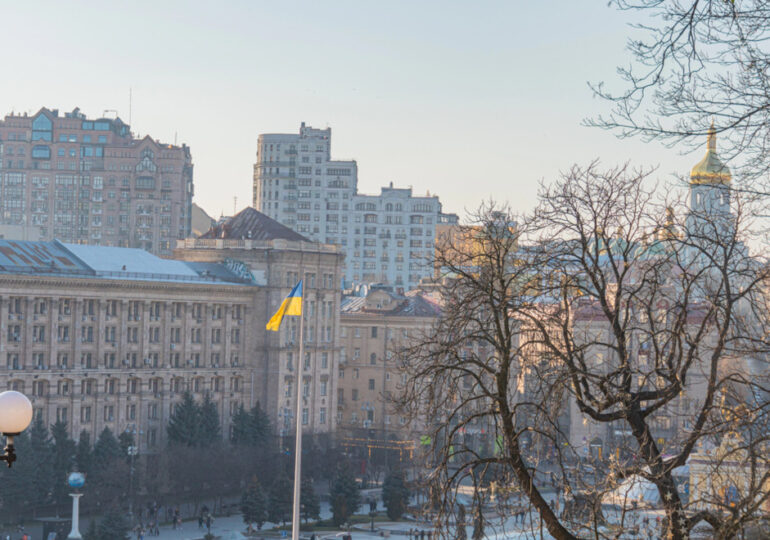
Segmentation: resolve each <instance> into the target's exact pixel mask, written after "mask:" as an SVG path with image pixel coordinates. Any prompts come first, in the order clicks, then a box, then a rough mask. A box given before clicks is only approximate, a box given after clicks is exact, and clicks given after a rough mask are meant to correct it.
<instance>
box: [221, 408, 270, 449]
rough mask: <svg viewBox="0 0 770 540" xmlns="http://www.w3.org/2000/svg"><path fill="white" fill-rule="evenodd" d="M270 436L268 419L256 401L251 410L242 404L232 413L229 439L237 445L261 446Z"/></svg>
mask: <svg viewBox="0 0 770 540" xmlns="http://www.w3.org/2000/svg"><path fill="white" fill-rule="evenodd" d="M269 436H270V419H269V418H268V416H267V414H265V412H264V411H263V410H262V408H261V407H260V406H259V403H257V404H256V405H255V406H254V407H252V409H251V411H248V412H247V411H246V409H244V407H243V405H241V406H240V408H239V409H238V410H237V411H236V412H235V414H234V415H233V433H232V436H231V437H230V441H231V442H232V443H233V444H235V445H237V446H261V445H264V444H265V443H266V442H267V441H268V438H269Z"/></svg>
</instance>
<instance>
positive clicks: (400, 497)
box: [382, 470, 409, 521]
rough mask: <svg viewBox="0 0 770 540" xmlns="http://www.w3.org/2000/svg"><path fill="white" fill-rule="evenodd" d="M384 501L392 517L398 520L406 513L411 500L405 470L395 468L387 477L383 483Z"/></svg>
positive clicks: (389, 515)
mask: <svg viewBox="0 0 770 540" xmlns="http://www.w3.org/2000/svg"><path fill="white" fill-rule="evenodd" d="M382 502H383V503H384V504H385V508H386V509H387V512H388V517H389V518H390V519H392V520H394V521H396V520H398V519H400V518H401V516H403V515H404V512H406V507H407V504H408V502H409V489H408V488H407V487H406V482H405V481H404V473H403V471H401V470H393V471H390V472H389V473H388V475H387V476H386V477H385V481H384V482H383V484H382Z"/></svg>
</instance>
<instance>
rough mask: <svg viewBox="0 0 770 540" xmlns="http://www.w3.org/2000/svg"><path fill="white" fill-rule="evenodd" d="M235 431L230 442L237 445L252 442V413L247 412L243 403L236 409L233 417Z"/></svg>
mask: <svg viewBox="0 0 770 540" xmlns="http://www.w3.org/2000/svg"><path fill="white" fill-rule="evenodd" d="M232 426H233V431H232V435H231V436H230V442H231V443H233V444H234V445H236V446H247V445H249V444H251V441H250V436H251V415H250V414H249V413H247V412H246V409H245V408H244V407H243V403H241V406H240V407H238V410H237V411H235V414H234V415H233V419H232Z"/></svg>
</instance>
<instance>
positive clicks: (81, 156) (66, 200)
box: [0, 108, 193, 256]
mask: <svg viewBox="0 0 770 540" xmlns="http://www.w3.org/2000/svg"><path fill="white" fill-rule="evenodd" d="M192 196H193V165H192V156H191V153H190V148H189V147H188V146H186V145H184V144H183V145H182V146H176V145H171V144H166V143H161V142H159V141H157V140H154V139H153V138H152V137H149V136H145V137H142V138H134V136H133V135H132V133H131V130H130V126H128V125H127V124H125V123H124V122H123V121H122V120H121V119H120V118H117V117H115V118H87V117H86V116H85V114H83V113H81V112H80V110H79V109H75V110H73V111H72V112H69V113H65V114H63V115H60V114H59V111H58V110H55V109H53V110H49V109H46V108H42V109H40V110H39V111H38V112H37V113H35V114H33V115H27V114H10V115H7V116H6V117H5V118H4V119H3V120H2V121H0V227H2V226H15V227H17V230H21V231H22V232H21V233H18V234H16V235H15V236H14V238H16V239H35V238H40V239H41V240H44V241H46V240H48V241H50V240H53V239H57V240H60V241H62V242H71V243H78V244H91V245H102V246H120V247H135V248H141V249H144V250H147V251H149V252H151V253H154V254H157V255H164V256H168V255H170V254H171V250H172V249H173V248H174V243H175V241H176V240H177V239H179V238H185V237H187V236H189V234H190V230H191V221H190V220H191V214H192V210H191V205H192ZM6 238H11V236H9V235H8V234H6Z"/></svg>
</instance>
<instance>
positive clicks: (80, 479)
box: [67, 472, 86, 489]
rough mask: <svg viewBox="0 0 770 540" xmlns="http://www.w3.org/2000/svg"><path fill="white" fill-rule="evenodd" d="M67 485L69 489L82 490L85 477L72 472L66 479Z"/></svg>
mask: <svg viewBox="0 0 770 540" xmlns="http://www.w3.org/2000/svg"><path fill="white" fill-rule="evenodd" d="M67 483H68V484H69V486H70V487H71V488H75V489H79V488H82V487H83V486H84V485H85V483H86V476H85V475H84V474H83V473H81V472H73V473H70V475H69V476H68V477H67Z"/></svg>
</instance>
